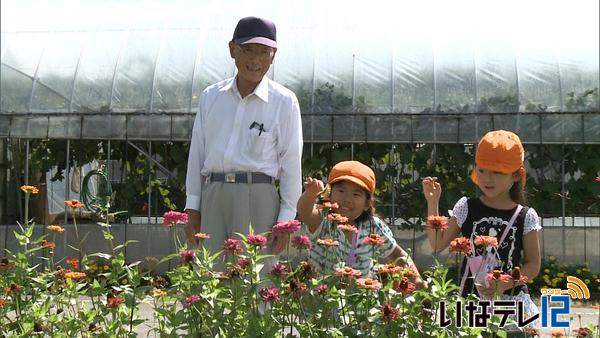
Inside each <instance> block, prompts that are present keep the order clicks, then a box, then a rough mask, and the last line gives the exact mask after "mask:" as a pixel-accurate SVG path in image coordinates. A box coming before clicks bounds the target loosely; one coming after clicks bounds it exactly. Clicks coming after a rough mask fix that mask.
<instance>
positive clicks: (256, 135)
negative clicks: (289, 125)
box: [246, 129, 275, 159]
mask: <svg viewBox="0 0 600 338" xmlns="http://www.w3.org/2000/svg"><path fill="white" fill-rule="evenodd" d="M274 143H275V142H274V138H273V133H272V132H270V131H259V130H258V129H250V130H248V133H247V137H246V152H247V153H248V155H250V156H251V157H253V158H261V159H264V158H265V157H266V155H267V153H268V152H269V150H270V149H272V148H273V147H274Z"/></svg>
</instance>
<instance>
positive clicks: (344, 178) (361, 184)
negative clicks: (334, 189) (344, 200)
mask: <svg viewBox="0 0 600 338" xmlns="http://www.w3.org/2000/svg"><path fill="white" fill-rule="evenodd" d="M339 181H350V182H352V183H356V184H357V185H358V186H359V187H361V188H363V189H365V190H366V191H368V192H370V193H373V192H372V191H371V189H369V187H367V185H366V184H365V182H363V181H361V180H360V179H358V178H356V177H354V176H340V177H336V178H334V179H333V180H331V181H330V182H328V183H329V184H334V183H336V182H339Z"/></svg>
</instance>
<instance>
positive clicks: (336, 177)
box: [327, 161, 375, 194]
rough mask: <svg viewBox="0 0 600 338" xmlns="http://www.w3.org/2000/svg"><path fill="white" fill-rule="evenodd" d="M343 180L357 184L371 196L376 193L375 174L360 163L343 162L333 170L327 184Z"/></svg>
mask: <svg viewBox="0 0 600 338" xmlns="http://www.w3.org/2000/svg"><path fill="white" fill-rule="evenodd" d="M343 180H347V181H350V182H352V183H356V184H358V185H359V186H360V187H361V188H363V189H365V190H366V191H368V192H370V193H371V194H372V193H373V192H375V173H374V172H373V170H372V169H371V168H369V167H367V166H366V165H364V164H362V163H360V162H357V161H342V162H339V163H338V164H336V165H334V166H333V168H331V172H330V173H329V178H328V179H327V182H328V183H329V184H333V183H336V182H339V181H343Z"/></svg>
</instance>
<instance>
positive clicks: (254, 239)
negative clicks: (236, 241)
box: [247, 234, 267, 248]
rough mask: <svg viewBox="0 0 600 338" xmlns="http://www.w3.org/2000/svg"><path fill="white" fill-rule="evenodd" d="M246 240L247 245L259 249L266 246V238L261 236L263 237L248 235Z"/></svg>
mask: <svg viewBox="0 0 600 338" xmlns="http://www.w3.org/2000/svg"><path fill="white" fill-rule="evenodd" d="M247 239H248V243H250V244H252V245H254V246H257V247H259V248H264V247H266V246H267V237H265V236H263V235H254V234H250V235H248V237H247Z"/></svg>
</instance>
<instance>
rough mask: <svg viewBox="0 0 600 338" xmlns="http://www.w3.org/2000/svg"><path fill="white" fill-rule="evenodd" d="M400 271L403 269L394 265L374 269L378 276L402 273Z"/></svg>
mask: <svg viewBox="0 0 600 338" xmlns="http://www.w3.org/2000/svg"><path fill="white" fill-rule="evenodd" d="M402 270H403V268H402V267H401V266H397V265H396V264H394V263H389V264H384V265H380V266H378V267H377V268H376V269H375V271H376V272H377V273H380V274H394V273H402Z"/></svg>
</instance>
